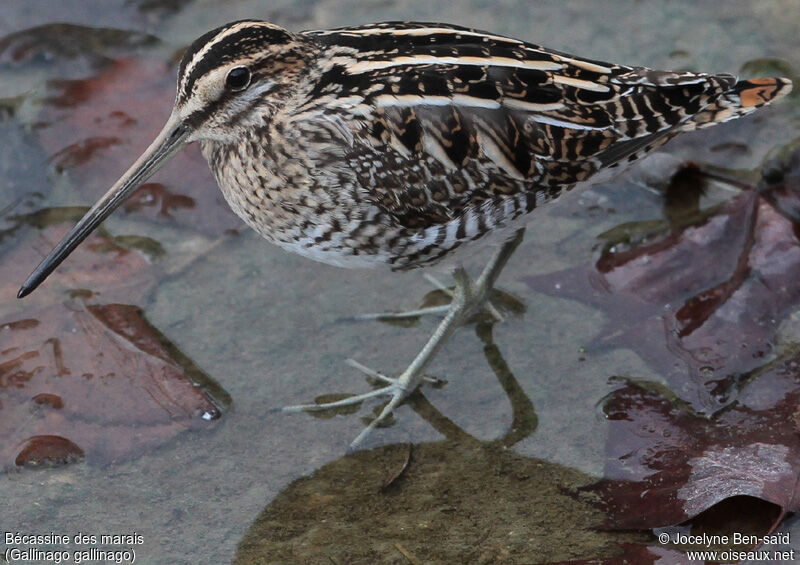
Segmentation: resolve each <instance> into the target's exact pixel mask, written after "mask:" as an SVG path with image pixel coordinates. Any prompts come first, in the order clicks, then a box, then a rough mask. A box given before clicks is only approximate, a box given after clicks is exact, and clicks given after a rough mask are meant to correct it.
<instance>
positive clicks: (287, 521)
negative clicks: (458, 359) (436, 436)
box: [234, 321, 647, 565]
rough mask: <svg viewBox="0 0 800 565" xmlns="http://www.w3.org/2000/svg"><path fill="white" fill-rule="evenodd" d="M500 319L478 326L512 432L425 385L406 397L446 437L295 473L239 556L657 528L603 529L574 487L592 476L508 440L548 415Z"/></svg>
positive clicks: (413, 558)
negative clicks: (447, 407) (496, 330)
mask: <svg viewBox="0 0 800 565" xmlns="http://www.w3.org/2000/svg"><path fill="white" fill-rule="evenodd" d="M492 327H493V322H489V321H482V322H478V323H477V325H476V333H477V335H478V337H479V338H480V339H481V341H482V342H483V345H484V353H485V356H486V360H487V361H488V363H489V365H490V367H491V368H492V370H493V371H494V373H495V375H496V376H497V378H498V380H499V382H500V384H501V386H502V387H503V390H504V391H505V392H506V394H507V396H508V398H509V401H510V403H511V406H512V410H513V421H512V423H511V426H510V428H509V430H508V431H507V432H506V433H505V434H504V435H503V436H502V437H500V438H498V439H496V440H493V441H480V440H478V439H476V438H474V437H473V436H471V435H469V434H468V433H466V432H465V431H464V430H462V429H461V428H459V427H458V426H457V425H456V424H455V423H454V422H453V421H452V420H450V419H449V418H447V417H445V416H444V415H443V414H442V413H441V412H439V410H437V409H436V407H434V406H433V405H432V404H431V403H430V402H429V401H428V400H427V399H426V398H425V397H424V395H423V394H422V393H420V392H419V391H418V392H417V393H415V394H413V395H411V396H410V397H409V398H408V399H407V401H406V403H407V405H408V406H410V407H411V408H412V409H413V410H414V411H415V412H416V413H417V414H419V415H420V416H421V417H423V418H424V419H425V420H426V421H427V422H428V423H429V424H430V425H431V426H433V427H434V428H435V429H436V430H438V431H439V432H440V433H441V434H442V435H443V436H444V437H445V440H443V441H437V442H431V443H425V444H420V445H414V446H411V445H408V444H401V445H390V446H384V447H380V448H377V449H374V450H370V451H360V452H357V453H355V454H352V455H348V456H346V457H343V458H341V459H338V460H336V461H334V462H332V463H329V464H328V465H326V466H324V467H322V468H321V469H319V470H318V471H316V472H315V473H313V474H312V475H311V476H308V477H303V478H301V479H298V480H296V481H295V482H293V483H292V484H291V485H289V486H288V488H286V489H285V490H284V491H283V492H282V493H280V494H279V495H278V496H277V498H275V500H273V501H272V503H271V504H270V505H269V506H268V507H267V508H266V509H265V510H264V511H263V512H262V513H261V515H260V516H259V517H258V518H257V519H256V521H255V522H254V523H253V525H252V526H251V527H250V530H249V531H248V533H247V534H246V535H245V537H244V538H243V539H242V541H241V542H240V543H239V549H238V552H237V555H236V559H235V560H234V563H236V564H239V565H244V564H255V563H259V564H260V563H265V562H281V563H496V562H513V563H520V562H529V561H533V560H536V561H541V560H545V559H546V560H553V561H558V560H567V559H577V558H580V557H582V556H585V555H592V556H612V555H616V554H619V552H620V550H621V546H620V545H618V542H625V541H627V542H632V541H643V540H644V539H646V538H645V537H644V536H642V535H641V534H609V533H603V532H598V531H593V530H592V529H591V528H592V527H593V526H596V525H597V524H599V523H600V522H601V521H602V518H603V516H602V514H601V513H600V512H598V510H597V509H596V508H594V507H593V506H592V505H591V504H589V503H588V502H586V501H584V500H581V499H580V498H579V497H575V496H573V495H570V494H569V493H570V492H574V491H575V490H576V489H577V488H578V487H580V486H583V485H586V484H587V483H588V482H590V481H591V477H589V476H586V475H583V474H581V473H579V472H577V471H574V470H572V469H569V468H566V467H563V466H560V465H556V464H553V463H549V462H546V461H542V460H535V459H529V458H526V457H522V456H520V455H518V454H516V453H515V452H514V451H512V450H510V449H508V448H509V447H511V446H513V445H514V444H516V443H518V442H520V441H522V440H523V439H525V438H526V437H529V436H530V435H531V434H532V433H533V432H534V431H535V429H536V425H537V417H536V412H535V410H534V407H533V404H532V403H531V401H530V399H529V398H528V397H527V396H526V395H525V393H524V391H523V389H522V387H521V386H520V385H519V382H518V381H517V379H516V378H515V377H514V375H513V374H512V372H511V370H510V369H509V367H508V365H507V364H506V362H505V360H504V359H503V357H502V354H501V352H500V350H499V348H498V347H497V345H496V344H495V343H494V340H493V338H492ZM575 532H579V535H575ZM636 547H637V548H638V550H639V551H642V548H641V546H636ZM644 552H645V553H647V550H646V549H644Z"/></svg>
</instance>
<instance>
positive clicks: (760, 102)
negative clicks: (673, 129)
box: [682, 78, 792, 130]
mask: <svg viewBox="0 0 800 565" xmlns="http://www.w3.org/2000/svg"><path fill="white" fill-rule="evenodd" d="M791 91H792V81H790V80H789V79H786V78H751V79H747V80H740V81H738V82H737V83H736V84H734V85H733V87H732V88H731V89H730V90H726V91H725V92H723V93H722V94H720V95H719V96H718V97H717V98H716V99H714V101H713V102H712V103H711V104H709V105H708V106H707V107H706V108H704V109H703V110H702V111H701V112H698V113H697V114H695V115H694V116H693V117H692V119H691V120H689V121H688V122H687V123H686V125H685V127H684V128H682V129H684V130H693V129H698V128H704V127H709V126H713V125H714V124H719V123H722V122H727V121H728V120H733V119H736V118H740V117H742V116H745V115H747V114H749V113H750V112H753V111H754V110H757V109H758V108H761V107H762V106H766V105H767V104H770V103H772V102H774V101H775V100H778V99H780V98H783V97H784V96H786V95H787V94H789V93H790V92H791Z"/></svg>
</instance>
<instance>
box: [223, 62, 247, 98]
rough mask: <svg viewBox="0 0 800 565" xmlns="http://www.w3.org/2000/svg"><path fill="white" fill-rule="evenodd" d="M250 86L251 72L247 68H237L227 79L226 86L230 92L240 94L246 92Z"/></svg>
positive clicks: (231, 71)
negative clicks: (242, 91) (241, 91)
mask: <svg viewBox="0 0 800 565" xmlns="http://www.w3.org/2000/svg"><path fill="white" fill-rule="evenodd" d="M249 84H250V71H249V70H248V69H247V67H236V68H234V69H231V70H230V71H229V72H228V76H227V77H225V86H226V87H227V88H228V90H232V91H233V92H239V91H240V90H244V89H245V88H247V86H248V85H249Z"/></svg>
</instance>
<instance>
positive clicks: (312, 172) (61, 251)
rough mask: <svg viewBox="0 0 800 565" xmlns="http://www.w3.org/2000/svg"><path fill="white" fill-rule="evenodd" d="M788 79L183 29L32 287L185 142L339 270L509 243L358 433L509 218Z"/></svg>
mask: <svg viewBox="0 0 800 565" xmlns="http://www.w3.org/2000/svg"><path fill="white" fill-rule="evenodd" d="M790 89H791V83H790V82H789V81H788V80H785V79H780V78H758V79H750V80H742V81H737V79H736V78H735V77H733V76H731V75H727V74H717V75H713V74H703V73H691V72H669V71H655V70H651V69H647V68H642V67H627V66H623V65H614V64H607V63H603V62H599V61H593V60H590V59H584V58H582V57H575V56H572V55H567V54H565V53H560V52H557V51H551V50H548V49H545V48H543V47H539V46H537V45H532V44H530V43H525V42H523V41H519V40H516V39H511V38H508V37H503V36H501V35H497V34H492V33H485V32H481V31H476V30H473V29H466V28H461V27H457V26H451V25H444V24H423V23H381V24H373V25H365V26H359V27H351V28H342V29H336V30H322V31H307V32H301V33H292V32H290V31H287V30H285V29H282V28H280V27H278V26H275V25H273V24H270V23H267V22H261V21H240V22H235V23H231V24H228V25H225V26H223V27H220V28H218V29H215V30H213V31H211V32H209V33H207V34H205V35H204V36H202V37H201V38H199V39H198V40H197V41H195V42H194V43H193V44H192V45H191V47H189V49H188V51H187V52H186V54H185V55H184V57H183V60H182V61H181V64H180V69H179V72H178V93H177V96H176V99H175V105H174V107H173V109H172V113H171V115H170V117H169V119H168V120H167V123H166V125H165V126H164V129H163V130H162V131H161V133H159V135H158V137H157V138H156V139H155V141H154V142H153V143H152V145H150V147H149V148H148V149H147V150H146V151H145V152H144V154H143V155H142V156H141V157H139V159H138V160H137V161H136V162H135V163H134V164H133V166H132V167H131V168H130V169H128V171H127V172H125V173H124V174H123V175H122V177H121V178H120V179H119V180H118V181H117V182H116V184H114V186H112V187H111V189H110V190H109V191H108V192H107V193H106V194H105V195H104V196H103V197H102V198H101V199H100V200H99V201H98V202H97V203H96V204H95V205H94V206H93V207H92V208H91V210H89V212H88V213H87V214H86V215H85V216H84V217H83V218H82V219H81V220H80V222H78V224H77V225H76V226H75V227H74V228H73V229H72V231H71V232H70V233H69V234H68V235H67V236H66V237H65V238H64V240H63V241H61V242H60V243H59V244H58V246H57V247H56V248H55V249H54V250H53V251H51V252H50V254H49V255H48V256H47V257H46V258H45V259H44V260H43V261H42V262H41V264H40V265H39V266H38V267H37V268H36V270H35V271H34V272H33V273H32V274H31V276H30V277H29V278H28V280H27V281H25V283H24V284H23V286H22V288H21V289H20V291H19V297H23V296H25V295H26V294H28V293H30V292H31V291H33V290H34V289H35V288H36V287H37V285H39V284H40V283H41V282H42V281H43V280H44V279H45V278H46V277H47V276H48V275H49V274H50V273H51V272H52V271H53V269H55V268H56V267H57V266H58V265H59V263H61V261H63V260H64V258H65V257H66V256H67V255H69V253H70V252H71V251H72V250H73V249H74V248H75V247H76V246H77V245H78V244H79V243H80V242H81V241H82V240H83V239H84V238H85V237H86V236H87V235H88V234H89V233H90V232H91V231H92V230H93V229H94V228H95V227H96V226H97V225H98V224H99V223H100V222H102V221H103V220H104V219H105V218H106V217H107V216H108V215H109V214H110V213H111V212H112V211H113V210H114V209H116V208H117V207H118V206H119V205H120V204H121V203H122V202H123V201H124V200H125V198H126V197H128V196H129V195H130V194H131V193H132V192H133V191H134V190H135V189H136V188H137V187H138V186H139V185H141V184H142V183H143V182H144V181H145V180H146V179H147V178H149V177H150V175H152V174H153V173H155V172H156V171H157V170H158V168H159V167H161V166H162V165H163V164H164V163H165V162H166V161H167V160H168V159H169V158H170V157H171V156H172V155H174V154H175V153H176V152H177V151H178V150H179V149H180V148H181V147H182V146H183V145H185V144H186V143H191V142H193V141H198V142H199V143H200V145H201V147H202V150H203V154H204V155H205V157H206V159H207V160H208V163H209V166H210V167H211V169H212V171H213V172H214V175H215V176H216V179H217V182H218V183H219V186H220V188H221V189H222V192H223V194H224V195H225V199H226V200H227V202H228V203H229V204H230V206H231V208H232V209H233V210H234V212H236V214H238V215H239V216H240V217H241V218H242V219H243V220H244V221H245V222H246V223H247V224H248V225H249V226H250V227H252V228H253V229H255V230H256V231H257V232H258V233H260V234H261V235H262V236H263V237H264V238H266V239H267V240H269V241H271V242H273V243H275V244H277V245H279V246H281V247H283V248H284V249H287V250H289V251H293V252H295V253H299V254H301V255H305V256H307V257H311V258H313V259H316V260H318V261H323V262H326V263H331V264H334V265H339V266H342V267H359V268H378V267H388V268H390V269H394V270H402V269H411V268H414V267H422V266H426V265H430V264H433V263H435V262H437V261H439V260H441V259H443V258H445V257H448V256H451V254H452V253H453V251H455V250H456V249H457V248H462V247H464V246H466V245H467V244H470V243H471V242H474V241H476V240H479V239H481V238H486V236H488V235H489V234H491V235H492V236H493V237H495V238H496V237H500V238H502V237H505V238H506V239H505V240H502V239H501V241H504V243H503V245H502V246H500V247H499V248H498V250H497V251H496V252H495V253H494V255H493V256H492V258H491V260H490V262H489V264H488V265H487V266H486V268H485V269H484V270H483V272H482V273H481V274H480V276H479V277H478V278H477V279H475V280H474V281H473V280H471V279H470V278H469V277H468V276H467V273H466V272H465V271H464V270H463V269H462V268H460V267H457V268H456V269H455V271H454V277H455V281H456V292H455V293H454V297H453V300H452V303H451V304H450V306H449V308H448V309H447V310H446V313H445V316H444V319H443V320H442V322H441V323H440V325H439V326H438V327H437V329H436V331H435V332H434V333H433V335H432V336H431V338H430V339H429V340H428V342H427V343H426V345H425V346H424V347H423V348H422V350H421V352H420V353H419V355H418V356H417V357H416V358H415V359H414V360H413V361H412V362H411V364H410V365H409V366H408V368H407V369H406V370H405V371H403V372H402V374H401V375H400V376H399V377H398V378H389V377H384V376H382V375H380V378H381V379H382V380H384V381H385V384H386V386H385V387H384V388H381V389H379V390H375V391H373V392H370V393H367V394H364V395H360V396H356V397H353V398H349V399H347V400H345V401H343V402H341V403H334V404H333V405H310V406H298V407H293V409H320V408H326V407H331V406H336V405H341V404H344V403H356V402H360V401H361V400H364V399H365V398H369V397H373V396H379V395H387V396H389V397H390V402H389V403H388V404H387V405H386V407H385V409H384V410H383V412H382V413H381V415H380V416H379V417H378V418H377V419H376V420H374V421H373V423H372V424H371V426H370V427H368V428H367V429H365V430H364V432H362V434H361V435H360V436H359V437H358V438H356V440H355V442H354V444H356V443H358V442H359V441H360V440H361V439H362V438H363V437H364V436H365V435H366V433H368V432H369V430H370V429H372V427H374V426H375V425H376V424H377V423H378V422H379V421H380V420H381V419H382V418H384V417H385V416H387V415H388V414H389V413H390V412H391V411H392V410H393V409H394V408H395V407H396V406H397V405H398V404H399V403H400V402H401V401H402V400H403V399H404V398H405V397H406V396H407V395H408V394H409V393H410V392H411V391H413V390H414V389H415V388H416V387H417V386H418V385H419V383H420V382H421V380H422V370H423V369H424V367H425V365H426V364H427V363H428V361H430V359H431V358H432V357H433V356H434V355H435V353H436V352H437V350H438V349H439V347H440V346H441V345H442V343H443V342H444V341H445V340H446V338H447V337H448V336H449V335H450V334H451V333H452V332H453V331H454V329H455V328H456V327H457V326H458V325H459V324H460V323H461V322H463V321H464V319H465V318H467V317H468V316H469V315H470V314H471V313H473V312H474V311H475V310H476V309H477V308H479V307H481V305H482V304H483V303H484V302H485V300H486V296H487V293H488V292H489V290H490V289H491V287H492V285H493V284H494V282H495V280H496V279H497V276H498V275H499V273H500V271H501V269H502V267H503V265H504V264H505V262H506V261H507V259H508V257H509V256H510V254H511V251H512V250H513V248H514V246H515V245H516V244H517V243H518V242H519V235H521V234H520V233H519V232H518V231H515V229H519V227H520V224H521V222H520V221H518V220H522V219H523V218H522V217H523V216H525V215H526V214H529V213H530V212H533V211H534V209H535V208H537V207H539V206H542V205H543V204H546V203H547V202H549V201H551V200H553V199H555V198H557V197H558V196H560V195H561V194H562V193H563V192H564V191H567V190H570V189H571V188H573V187H575V186H576V185H586V184H588V183H589V182H595V181H597V180H598V179H599V178H600V177H603V176H604V175H603V174H599V173H602V172H603V171H607V170H613V169H615V168H616V170H619V169H621V168H622V167H621V165H622V166H624V165H625V164H627V163H630V162H632V161H634V160H636V159H638V158H640V157H641V156H643V155H645V154H646V153H648V152H649V151H651V150H652V149H653V148H655V147H657V146H659V145H661V144H663V143H664V142H666V141H667V140H669V139H670V138H672V137H674V136H675V135H677V134H679V133H681V132H684V131H691V130H694V129H697V128H702V127H706V126H710V125H713V124H716V123H720V122H724V121H726V120H730V119H733V118H737V117H740V116H743V115H745V114H748V113H750V112H752V111H753V110H755V109H756V108H759V107H761V106H763V105H765V104H767V103H769V102H770V101H772V100H775V99H777V98H779V97H781V96H783V95H785V94H787V93H788V92H789V91H790Z"/></svg>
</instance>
